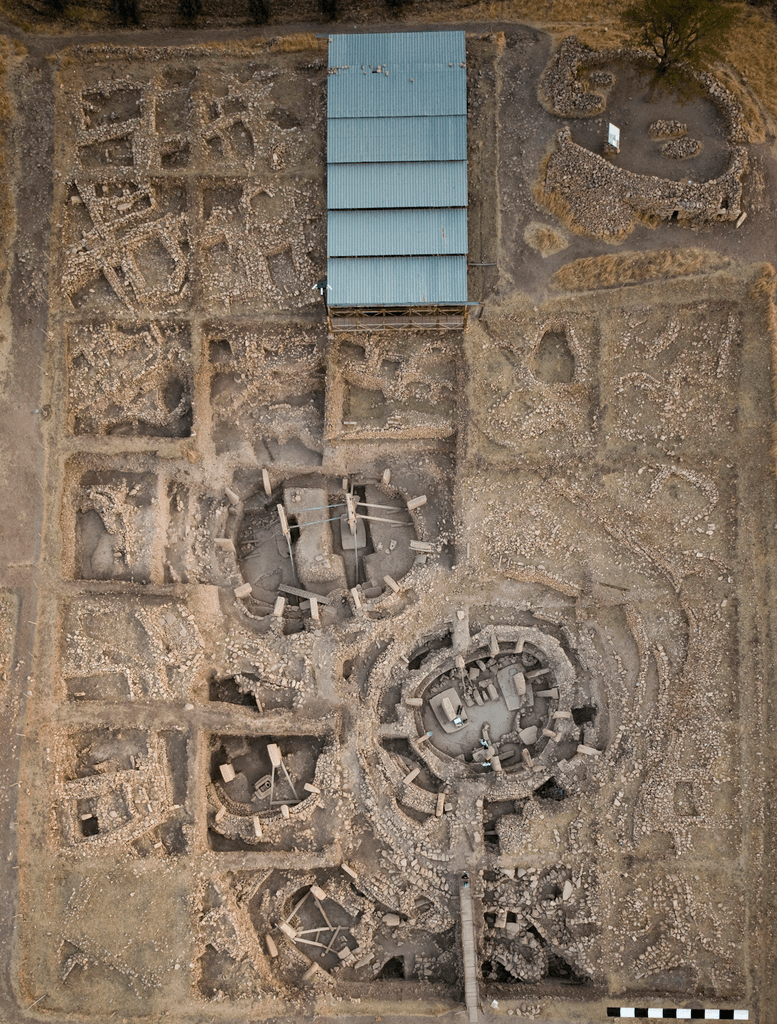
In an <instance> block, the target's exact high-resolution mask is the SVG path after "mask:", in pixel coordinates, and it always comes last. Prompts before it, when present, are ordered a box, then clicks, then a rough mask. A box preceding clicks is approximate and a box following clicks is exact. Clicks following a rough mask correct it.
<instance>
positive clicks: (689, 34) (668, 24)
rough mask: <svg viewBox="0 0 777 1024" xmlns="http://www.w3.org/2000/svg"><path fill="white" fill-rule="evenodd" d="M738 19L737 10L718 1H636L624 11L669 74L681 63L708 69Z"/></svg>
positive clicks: (665, 73)
mask: <svg viewBox="0 0 777 1024" xmlns="http://www.w3.org/2000/svg"><path fill="white" fill-rule="evenodd" d="M735 18H736V11H735V9H734V8H733V7H731V6H729V5H728V4H726V3H720V2H719V0H637V2H636V3H634V4H632V5H631V6H630V7H628V8H626V10H625V11H624V12H623V19H624V21H625V23H626V24H627V25H628V26H629V27H630V28H632V29H634V30H635V32H636V34H637V39H638V41H639V42H640V43H641V44H642V45H643V46H646V47H648V48H649V49H650V50H652V51H653V53H654V54H655V55H656V57H657V59H658V64H657V67H656V70H657V71H658V73H659V74H662V75H666V76H667V77H668V76H670V75H672V74H673V73H675V72H677V70H678V68H679V65H681V64H689V65H691V66H692V67H695V68H705V67H708V66H709V65H710V64H711V63H712V62H713V61H714V60H716V59H718V58H719V57H720V55H721V51H722V48H723V44H724V43H725V40H726V35H727V33H728V31H729V30H730V28H731V26H732V24H733V22H734V20H735Z"/></svg>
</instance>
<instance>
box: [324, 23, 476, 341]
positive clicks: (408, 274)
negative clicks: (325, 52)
mask: <svg viewBox="0 0 777 1024" xmlns="http://www.w3.org/2000/svg"><path fill="white" fill-rule="evenodd" d="M328 82H329V85H328V90H327V119H328V120H327V293H326V294H327V305H328V307H329V327H330V330H332V331H358V330H375V329H380V328H390V327H397V328H401V329H406V328H408V327H423V328H452V329H461V328H462V327H464V325H465V323H466V316H467V71H466V53H465V45H464V33H463V32H397V33H377V34H373V35H347V36H330V38H329V78H328Z"/></svg>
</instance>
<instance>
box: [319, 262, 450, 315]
mask: <svg viewBox="0 0 777 1024" xmlns="http://www.w3.org/2000/svg"><path fill="white" fill-rule="evenodd" d="M326 262H327V285H328V286H329V287H328V291H327V302H328V303H329V305H330V306H408V305H421V304H424V303H445V304H448V303H460V302H461V303H463V302H466V301H467V257H466V256H388V257H373V256H365V257H361V258H357V259H329V260H327V261H326Z"/></svg>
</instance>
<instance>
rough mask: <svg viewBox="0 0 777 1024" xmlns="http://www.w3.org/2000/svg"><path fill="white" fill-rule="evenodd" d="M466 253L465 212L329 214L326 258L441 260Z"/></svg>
mask: <svg viewBox="0 0 777 1024" xmlns="http://www.w3.org/2000/svg"><path fill="white" fill-rule="evenodd" d="M466 252H467V211H466V209H463V208H462V207H456V208H454V209H433V210H330V212H329V216H328V218H327V255H328V256H444V255H451V254H455V253H464V254H466Z"/></svg>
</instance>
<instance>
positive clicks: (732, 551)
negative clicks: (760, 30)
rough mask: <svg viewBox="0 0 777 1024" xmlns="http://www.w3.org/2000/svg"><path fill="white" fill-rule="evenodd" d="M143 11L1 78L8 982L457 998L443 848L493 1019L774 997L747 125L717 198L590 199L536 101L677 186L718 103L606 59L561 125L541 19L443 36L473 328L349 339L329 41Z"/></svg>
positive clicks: (764, 360) (765, 614) (409, 1003)
mask: <svg viewBox="0 0 777 1024" xmlns="http://www.w3.org/2000/svg"><path fill="white" fill-rule="evenodd" d="M298 6H299V10H297V8H296V7H295V8H294V12H295V16H298V17H299V18H301V17H302V16H303V14H304V12H302V7H301V6H300V5H298ZM359 10H360V11H361V9H359ZM365 10H366V9H365ZM160 12H161V13H160V14H159V18H160V21H159V22H158V23H153V20H152V22H149V24H150V27H149V28H148V29H147V30H145V31H142V32H123V33H119V34H118V35H117V34H116V33H112V34H107V33H106V34H105V35H104V36H100V35H97V34H94V35H89V36H87V35H86V34H85V33H84V34H82V35H80V36H77V35H68V34H66V33H63V34H62V35H60V36H56V37H53V36H45V35H42V34H40V35H32V34H25V37H24V43H25V46H26V47H27V53H26V54H22V53H17V54H16V55H15V56H14V57H13V58H12V59H10V61H9V67H8V70H7V77H6V88H7V90H8V92H9V94H10V96H11V98H12V100H13V104H14V120H13V134H12V137H11V140H10V143H9V145H10V148H11V149H12V150H13V154H14V155H13V160H14V171H13V182H12V185H13V197H14V209H15V218H16V220H15V229H14V232H15V233H14V234H13V236H12V238H11V239H10V241H9V247H10V250H11V252H12V256H13V259H12V262H11V264H10V266H11V273H10V278H9V281H8V291H7V297H6V299H5V304H4V307H3V309H2V311H0V317H1V319H2V327H1V328H0V331H1V333H2V338H1V339H0V381H1V383H2V387H1V388H0V405H1V407H2V413H3V415H2V421H1V422H2V425H3V445H2V456H0V478H1V479H2V481H3V487H2V489H1V490H0V502H2V507H1V509H0V511H1V513H2V514H1V516H0V524H1V525H2V530H0V555H1V560H0V567H1V573H2V575H1V578H0V584H1V586H2V589H1V590H0V637H2V646H0V680H2V685H3V687H4V700H3V716H4V717H3V725H4V727H5V729H6V735H7V737H8V740H7V743H6V746H5V748H4V754H3V756H2V758H0V773H1V774H0V782H1V783H2V785H0V791H2V794H3V800H2V804H0V822H1V823H2V826H3V828H4V832H5V834H6V836H7V842H6V847H5V856H4V857H3V858H2V859H0V871H2V882H3V893H4V895H3V899H2V901H0V915H1V916H2V926H3V933H4V934H5V935H6V936H7V937H8V941H7V943H6V945H5V947H4V948H5V949H6V955H5V956H4V958H3V961H2V973H0V1016H2V1018H3V1019H4V1020H7V1021H9V1022H11V1021H22V1020H29V1019H41V1020H50V1021H60V1020H61V1021H64V1020H79V1021H84V1022H87V1021H105V1020H113V1019H116V1020H125V1021H135V1020H139V1019H141V1018H149V1017H153V1018H154V1019H161V1018H166V1019H171V1020H172V1019H177V1020H182V1021H200V1020H203V1019H206V1018H207V1019H208V1020H225V1021H226V1020H230V1021H232V1020H249V1019H250V1020H258V1019H263V1020H268V1021H291V1020H294V1021H299V1020H314V1019H318V1018H320V1017H340V1018H342V1019H346V1020H349V1021H352V1022H354V1024H357V1022H361V1021H374V1020H377V1019H382V1020H384V1021H387V1022H392V1021H401V1020H409V1019H427V1018H430V1019H431V1018H434V1019H436V1020H441V1021H445V1022H448V1021H453V1020H460V1019H462V1014H463V1013H464V1012H465V1011H464V1010H463V1006H462V1004H463V1002H464V998H465V993H464V983H463V967H462V963H463V961H462V940H461V918H460V902H459V887H460V885H461V884H462V876H463V875H464V874H465V873H466V874H467V877H468V881H469V883H470V884H471V887H472V895H473V897H474V908H475V918H476V921H475V944H476V971H477V975H478V984H479V999H480V1007H479V1010H478V1015H479V1019H481V1020H486V1019H493V1018H496V1017H503V1016H512V1017H519V1018H520V1017H523V1018H530V1019H540V1020H543V1021H547V1022H561V1021H570V1020H575V1021H586V1022H588V1021H590V1022H593V1021H598V1020H603V1019H605V1018H606V1015H607V1008H608V1007H612V1006H620V1005H625V1006H644V1007H660V1006H664V1007H695V1008H703V1007H706V1008H742V1009H746V1010H748V1012H749V1019H750V1020H752V1021H756V1022H760V1024H767V1022H768V1021H769V1020H770V1019H771V1016H770V1014H771V1005H772V1002H773V997H774V984H773V978H774V958H773V949H774V934H773V931H774V925H773V923H772V922H773V914H772V907H771V903H770V899H771V897H770V896H769V881H768V880H769V878H770V877H771V875H772V874H773V870H774V863H773V861H774V855H773V845H774V844H773V837H774V830H773V823H772V819H771V816H770V805H769V797H770V795H771V788H772V785H773V784H772V779H773V778H774V769H775V750H774V744H773V742H772V725H773V718H774V709H773V700H772V696H771V692H770V680H771V678H772V677H773V675H774V666H775V663H776V660H775V653H777V652H775V650H774V632H773V625H772V621H771V619H772V612H771V608H772V606H773V604H774V601H773V589H774V583H773V579H774V566H775V551H774V543H775V540H774V538H775V532H774V531H775V525H776V524H777V508H776V507H775V493H774V467H773V458H772V453H771V430H772V424H773V420H774V399H773V389H772V362H773V346H774V343H775V340H776V339H775V311H774V282H775V279H774V268H773V267H772V266H770V264H771V263H772V262H773V261H774V255H775V252H774V239H775V237H777V201H776V200H775V194H776V193H775V180H776V178H775V171H776V168H775V154H774V134H773V132H774V125H771V124H770V125H769V131H770V133H771V134H769V135H768V140H767V142H764V143H760V144H749V145H748V147H747V149H748V156H749V160H750V169H749V171H748V174H747V178H746V182H745V209H746V210H747V212H748V218H747V220H746V221H745V222H744V224H743V225H742V226H741V227H740V228H739V229H737V228H735V227H734V226H733V225H730V224H721V225H716V226H715V227H708V228H704V229H692V228H683V227H679V226H678V225H676V224H665V225H663V226H660V227H658V228H655V229H651V228H648V227H647V226H644V225H641V226H638V227H636V229H635V230H634V231H633V233H632V234H631V235H630V236H629V238H628V240H627V241H626V242H625V243H624V244H623V245H622V246H620V247H614V246H611V245H607V244H606V243H604V242H597V241H593V240H591V239H588V238H584V237H580V236H576V235H574V234H572V233H571V232H570V231H569V230H568V229H567V228H565V227H564V226H563V225H561V224H560V223H559V222H558V221H557V220H556V219H555V218H554V217H553V215H552V214H551V213H550V212H549V211H548V210H546V209H544V208H543V207H541V206H539V205H538V204H537V202H536V201H535V198H534V189H535V186H536V185H537V182H538V179H539V174H540V168H541V163H542V160H543V158H544V156H545V155H546V154H547V152H548V150H549V147H550V145H551V144H552V140H553V136H554V134H555V132H556V131H558V130H559V128H561V127H563V126H565V125H569V126H570V127H571V129H572V133H573V137H574V138H575V139H576V140H577V141H578V142H579V143H580V144H582V145H584V146H586V147H588V148H590V149H591V150H592V151H594V152H600V151H601V145H602V142H603V138H604V133H605V131H606V125H607V122H608V121H609V120H612V121H614V122H615V123H618V124H619V125H620V126H621V128H622V132H623V135H622V138H623V146H622V152H621V154H620V156H619V157H618V158H616V165H617V166H622V167H624V168H626V169H629V170H632V171H638V172H641V173H646V174H658V175H661V176H663V177H667V178H672V179H674V180H678V179H679V177H680V176H681V175H685V174H687V175H688V176H689V177H694V178H696V179H698V180H703V179H704V178H706V177H711V176H715V175H717V174H718V173H720V170H721V169H722V168H723V167H724V166H725V164H726V161H727V155H728V152H729V147H730V143H729V142H728V140H727V139H726V137H725V134H724V132H723V130H722V127H721V120H720V117H719V115H718V113H717V111H716V109H715V108H714V107H712V106H711V105H710V104H709V102H708V101H706V100H702V99H700V98H698V97H697V98H696V99H692V100H691V101H689V102H687V103H685V104H680V103H679V101H678V100H677V99H676V98H672V97H667V96H666V95H662V94H661V93H658V94H656V96H655V97H654V98H653V100H652V101H651V102H647V101H646V97H645V89H646V88H647V82H646V80H645V78H644V77H642V76H641V75H640V74H638V73H637V72H635V71H633V70H629V69H624V68H622V67H618V66H615V65H614V66H613V67H612V68H611V69H609V70H612V71H613V73H614V75H615V82H614V84H613V86H612V87H611V90H610V94H609V100H608V106H607V109H606V110H605V112H604V114H603V115H601V116H600V117H597V118H595V119H594V120H592V121H582V120H580V119H569V120H564V119H560V118H556V117H553V116H552V115H550V114H549V113H548V112H547V111H545V110H544V109H543V108H542V107H541V105H540V104H539V102H538V99H537V81H538V78H539V75H540V73H541V72H542V70H543V68H544V67H545V65H546V64H547V62H548V60H549V57H550V55H551V51H552V46H553V43H552V40H551V37H550V36H549V35H547V34H546V33H545V32H543V31H542V30H541V29H540V28H536V27H530V26H526V25H519V24H491V25H480V24H477V25H470V24H464V25H461V26H456V27H463V28H465V29H466V30H467V48H468V51H467V52H468V96H469V107H470V109H469V123H468V143H469V151H470V152H469V175H470V208H469V237H470V254H469V259H470V271H469V275H470V280H469V288H470V298H471V299H473V300H478V301H480V302H482V310H481V311H480V316H479V318H476V317H474V316H473V318H472V319H471V321H470V324H469V327H468V329H467V331H465V332H447V333H443V334H436V333H434V332H410V331H403V332H397V334H395V335H391V334H390V333H385V334H381V333H377V332H376V333H372V334H369V335H335V336H331V337H328V336H327V330H326V320H325V309H324V306H323V304H322V302H321V300H320V298H319V296H318V293H317V292H316V291H314V290H313V288H312V286H313V285H315V283H316V281H317V280H319V279H320V278H321V277H322V276H323V274H324V267H325V262H324V260H325V247H324V237H325V229H326V224H325V180H326V179H325V125H324V117H325V88H326V78H327V69H326V56H325V53H324V51H323V50H322V49H321V47H320V45H318V44H316V43H315V41H314V42H313V44H312V48H311V44H310V41H304V40H303V41H302V42H300V41H299V40H297V41H296V42H294V43H290V45H289V48H288V49H284V48H283V47H282V46H279V45H278V44H277V43H272V42H271V40H272V39H273V38H279V37H282V36H284V35H285V34H287V33H286V28H285V27H284V26H280V25H272V26H269V27H268V28H267V29H266V30H263V31H262V32H256V31H254V30H253V29H251V30H249V29H247V28H245V27H243V28H214V27H212V26H207V25H204V26H203V28H202V30H201V31H199V32H197V33H195V32H189V31H183V30H177V29H176V30H175V31H172V30H171V29H170V27H169V26H170V25H171V23H172V22H171V18H172V15H171V14H170V11H168V10H167V8H164V10H162V8H161V7H160ZM29 16H32V15H29ZM227 16H229V17H232V15H231V14H229V13H227V14H225V17H227ZM236 16H237V15H235V17H236ZM366 17H367V15H366V14H365V13H364V12H363V11H361V13H359V14H358V21H357V16H356V15H355V16H354V23H357V24H359V27H360V29H362V28H363V29H364V30H369V29H370V27H372V28H373V29H376V30H380V29H384V28H386V26H385V25H372V26H370V23H369V22H368V21H367V20H366ZM165 19H167V20H165ZM339 27H344V26H339ZM392 27H401V26H398V25H397V24H396V23H392ZM420 27H423V26H421V25H415V24H414V25H413V28H420ZM426 27H433V28H436V27H440V26H438V25H437V24H430V25H429V26H426ZM9 30H10V31H12V32H17V29H16V28H13V27H12V26H9ZM325 30H326V29H325V28H324V27H322V26H321V25H316V24H312V23H311V24H307V23H305V22H303V21H300V20H298V21H297V23H296V24H294V25H292V26H290V31H291V32H293V33H295V34H298V33H300V32H303V31H312V32H313V33H315V32H317V31H325ZM117 41H120V43H121V46H116V45H115V44H116V43H117ZM81 44H87V45H81ZM106 44H110V45H106ZM306 47H307V48H306ZM658 118H662V119H665V120H668V119H676V120H680V121H683V122H686V123H687V125H688V134H689V135H691V136H693V137H695V138H698V139H699V140H700V141H702V142H703V148H702V150H701V152H700V155H699V156H698V157H695V158H693V159H691V160H688V161H674V160H670V159H667V158H665V157H662V156H661V155H660V154H659V153H658V145H659V144H658V143H657V142H655V141H654V140H652V139H651V138H650V137H649V135H648V132H647V127H648V125H649V124H650V123H651V122H652V121H653V120H656V119H658ZM532 224H533V225H540V227H542V226H545V227H547V228H548V229H551V230H552V231H553V232H555V234H556V236H557V237H558V238H560V239H561V240H562V243H566V247H565V248H563V249H559V250H558V251H555V252H554V253H553V254H552V255H548V256H546V257H544V258H543V256H542V255H541V253H540V251H539V250H538V249H537V248H535V247H534V246H533V245H532V244H530V243H529V242H527V241H526V240H525V239H526V238H527V237H531V238H536V237H537V236H536V234H535V235H531V233H530V232H528V233H527V228H528V227H529V225H532ZM690 247H696V248H700V249H702V250H708V251H709V252H710V253H711V254H714V255H716V256H717V257H720V260H719V262H718V263H717V264H716V266H717V267H718V269H716V270H714V271H712V270H708V271H707V272H699V273H693V274H687V275H685V276H680V277H674V278H671V277H666V278H662V279H657V280H638V279H637V280H633V279H632V280H631V283H629V284H628V285H619V283H618V282H617V281H615V282H613V283H612V285H613V286H612V287H606V288H604V287H602V288H599V289H594V290H588V291H578V292H576V293H574V294H568V293H565V292H563V291H561V290H559V289H558V288H557V287H555V286H554V285H553V284H552V282H551V278H552V275H553V274H554V273H555V271H556V270H558V269H559V268H560V267H561V266H563V265H566V264H568V263H570V262H572V261H573V260H576V259H580V258H584V257H591V256H598V255H602V254H605V253H611V252H626V251H635V252H639V253H646V252H650V251H652V250H667V249H673V248H678V249H679V248H690ZM279 508H280V509H282V510H283V515H281V513H280V512H279ZM351 527H353V528H352V529H351ZM510 668H512V669H513V674H515V673H520V674H521V678H522V681H521V683H520V685H519V684H518V683H517V682H515V683H514V684H509V685H508V682H507V681H505V676H504V672H505V671H506V670H508V669H510ZM515 678H516V679H517V676H516V677H515ZM511 687H514V688H511ZM450 688H453V689H454V690H455V692H456V695H457V698H458V699H457V707H456V708H453V710H454V712H457V711H458V705H460V706H461V708H462V710H463V709H465V708H466V709H471V711H470V712H469V713H468V714H467V716H466V717H467V721H466V722H463V723H462V725H461V731H459V732H457V733H455V734H449V733H445V734H444V735H442V734H441V735H437V733H440V730H441V729H442V724H441V722H442V720H441V718H440V714H443V716H444V715H446V714H447V712H444V713H443V712H440V713H439V714H438V713H437V712H436V711H434V707H435V706H437V705H436V704H434V703H432V702H433V700H434V698H435V697H438V698H439V697H440V695H441V694H443V693H446V692H448V691H449V690H450ZM437 703H439V700H438V702H437ZM484 726H485V727H487V728H484ZM457 728H458V727H457ZM430 732H431V733H432V736H431V737H429V735H428V734H429V733H430ZM449 735H455V741H454V740H450V739H445V736H449ZM484 752H485V753H484ZM486 762H487V763H486ZM281 924H283V925H284V928H281V927H280V925H281ZM315 965H317V966H315Z"/></svg>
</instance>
